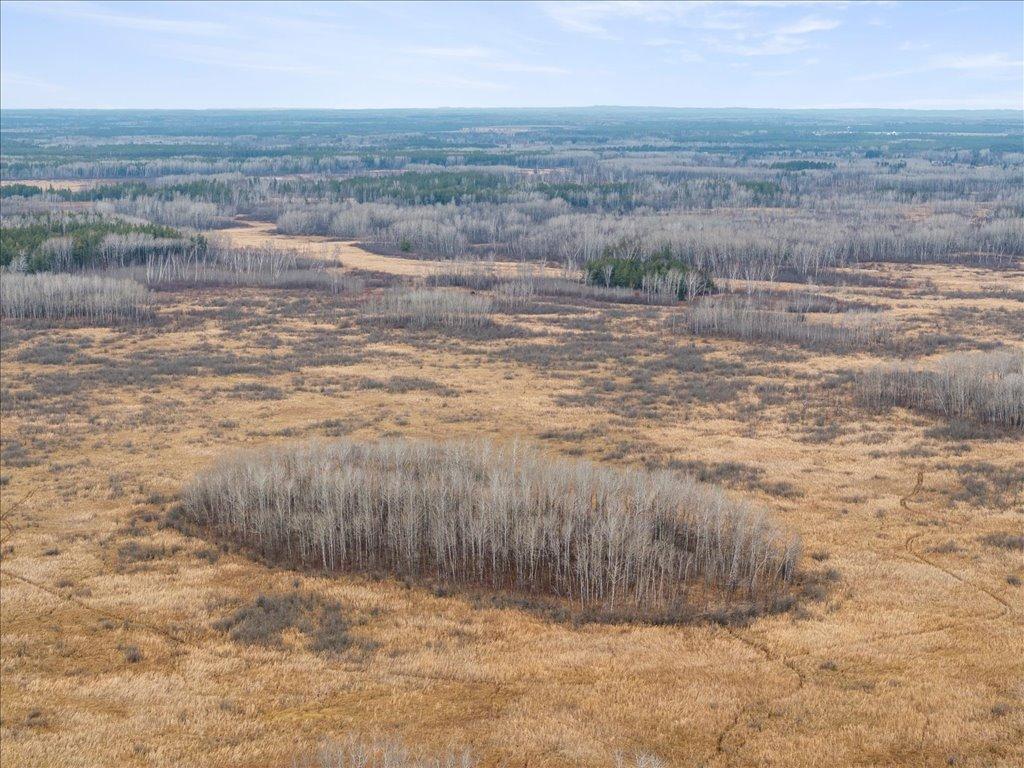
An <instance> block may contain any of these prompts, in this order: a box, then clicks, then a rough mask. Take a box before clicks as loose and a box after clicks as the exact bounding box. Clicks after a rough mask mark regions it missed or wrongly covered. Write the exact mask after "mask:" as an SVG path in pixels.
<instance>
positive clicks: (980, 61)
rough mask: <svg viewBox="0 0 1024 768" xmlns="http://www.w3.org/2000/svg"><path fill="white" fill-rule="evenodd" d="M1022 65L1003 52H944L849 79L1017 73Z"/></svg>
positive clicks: (863, 80)
mask: <svg viewBox="0 0 1024 768" xmlns="http://www.w3.org/2000/svg"><path fill="white" fill-rule="evenodd" d="M1022 67H1024V61H1021V60H1020V59H1014V58H1012V57H1011V56H1009V55H1007V54H1005V53H966V54H944V55H941V56H931V57H930V58H929V59H928V60H927V61H926V62H925V63H924V64H921V65H919V66H916V67H906V68H904V69H892V70H887V71H883V72H871V73H868V74H864V75H855V76H854V77H851V78H850V80H851V81H853V82H870V81H872V80H886V79H889V78H893V77H906V76H909V75H920V74H925V73H928V72H941V71H950V72H969V73H974V74H977V75H986V74H988V75H998V74H1000V73H1009V74H1015V73H1019V72H1020V70H1021V68H1022ZM1014 71H1015V72H1014Z"/></svg>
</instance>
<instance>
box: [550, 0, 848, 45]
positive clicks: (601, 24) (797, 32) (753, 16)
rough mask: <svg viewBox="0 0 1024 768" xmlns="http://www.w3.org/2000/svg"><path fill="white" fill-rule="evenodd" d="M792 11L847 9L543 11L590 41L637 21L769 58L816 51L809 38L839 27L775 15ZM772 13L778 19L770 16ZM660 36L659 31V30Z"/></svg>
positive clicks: (584, 6)
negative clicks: (619, 25)
mask: <svg viewBox="0 0 1024 768" xmlns="http://www.w3.org/2000/svg"><path fill="white" fill-rule="evenodd" d="M788 6H797V7H824V8H828V9H829V10H842V9H844V8H846V5H845V4H828V5H825V4H822V3H818V2H805V3H783V4H765V3H758V2H747V3H723V2H692V3H669V2H574V3H562V2H546V3H541V6H540V7H541V8H542V9H543V11H544V13H546V14H547V16H548V17H549V18H551V19H552V20H553V21H554V22H555V23H556V24H558V25H559V26H560V27H562V28H563V29H565V30H568V31H572V32H578V33H582V34H585V35H588V36H591V37H595V38H600V39H607V40H613V39H616V35H614V34H613V33H612V32H611V31H610V30H611V28H612V27H613V25H614V24H616V23H621V22H626V21H632V22H638V23H646V24H650V25H654V24H657V25H658V26H659V28H660V29H666V30H672V29H677V30H703V31H705V32H711V33H714V34H712V35H709V36H707V37H705V38H704V42H705V44H706V45H707V46H708V47H709V48H711V49H714V50H718V51H720V52H722V53H730V54H734V55H739V56H770V55H783V54H789V53H796V52H798V51H802V50H805V49H807V48H809V47H811V43H810V42H809V41H808V39H807V38H808V36H810V35H813V34H816V33H820V32H828V31H830V30H833V29H836V28H837V27H839V26H840V24H841V22H840V21H839V20H838V19H836V18H827V17H822V16H816V15H812V16H801V17H798V18H795V19H793V20H791V21H787V22H782V23H780V22H779V21H778V20H777V14H775V13H774V12H775V11H778V10H780V8H784V7H788ZM769 10H771V11H772V12H773V14H772V15H771V16H766V12H767V11H769ZM659 31H660V30H659ZM677 43H678V44H681V45H683V46H684V47H692V43H689V44H688V43H685V41H683V40H680V39H679V38H678V37H672V36H668V35H658V36H656V37H651V38H648V39H647V40H646V41H644V43H643V44H644V45H647V46H651V47H666V46H672V45H675V44H677Z"/></svg>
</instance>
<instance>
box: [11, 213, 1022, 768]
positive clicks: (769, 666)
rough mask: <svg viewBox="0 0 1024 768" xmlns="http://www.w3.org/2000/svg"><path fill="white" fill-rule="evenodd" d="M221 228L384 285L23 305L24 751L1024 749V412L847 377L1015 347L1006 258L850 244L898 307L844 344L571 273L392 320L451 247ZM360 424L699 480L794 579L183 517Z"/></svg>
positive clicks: (212, 754)
mask: <svg viewBox="0 0 1024 768" xmlns="http://www.w3.org/2000/svg"><path fill="white" fill-rule="evenodd" d="M219 236H220V237H224V238H229V239H231V240H232V241H233V242H234V243H235V244H236V245H248V246H256V245H265V244H268V243H272V244H274V245H286V246H288V247H295V248H299V249H302V250H305V251H307V252H308V253H309V254H311V255H315V256H317V257H324V256H326V257H329V259H330V260H331V261H332V264H331V266H330V269H331V270H332V271H344V272H346V273H348V272H357V273H359V274H360V275H361V276H362V277H363V278H364V279H365V286H366V287H365V289H364V290H363V291H362V292H360V293H353V292H349V293H345V292H341V293H337V294H335V293H328V292H315V291H314V292H309V291H301V290H261V289H253V288H218V287H209V288H189V289H185V290H176V291H158V292H156V293H155V300H154V302H153V312H154V317H153V318H152V319H150V320H148V321H145V322H140V323H137V324H136V323H127V324H123V325H115V326H111V327H102V328H101V327H90V326H85V325H82V326H81V327H73V326H67V325H65V326H60V327H46V326H43V325H40V324H38V323H33V322H30V321H11V320H5V321H4V323H3V357H2V386H3V436H2V438H3V456H2V458H3V470H2V474H3V480H2V483H3V485H2V506H3V517H2V563H0V590H2V604H3V611H2V628H0V629H2V632H0V642H2V645H0V651H2V653H0V656H2V667H0V671H2V682H3V684H2V702H0V720H2V722H0V744H2V746H0V754H2V758H3V759H2V762H3V764H4V765H5V766H56V765H60V766H89V767H91V766H100V765H103V766H114V765H118V766H122V765H137V766H204V765H222V766H238V767H239V768H240V767H242V766H253V767H255V766H265V765H282V766H283V765H293V764H300V765H301V764H306V761H308V760H312V759H313V756H314V755H315V751H316V749H317V747H318V746H319V745H321V744H322V743H323V742H324V741H325V740H327V739H337V740H340V741H344V740H345V739H348V738H350V737H355V738H362V739H369V740H372V739H375V738H396V739H400V740H401V742H402V743H404V744H405V746H406V747H407V748H409V749H411V750H414V751H416V752H417V753H418V754H424V755H435V756H440V755H443V754H447V753H457V754H461V753H462V752H463V751H467V750H468V752H469V753H471V754H472V756H473V757H474V758H475V759H476V760H477V761H479V764H480V765H484V766H499V765H507V766H531V767H534V766H538V767H539V766H550V767H552V768H554V767H555V766H583V765H586V766H612V765H616V764H624V765H634V764H636V765H641V764H651V765H654V764H663V765H666V766H766V765H779V766H781V765H785V766H819V765H844V766H845V765H858V766H890V765H911V766H915V765H916V766H936V765H957V766H977V767H978V768H981V767H982V766H1014V765H1021V764H1022V763H1024V746H1022V745H1024V665H1022V658H1024V588H1022V587H1021V581H1022V580H1024V559H1022V552H1021V542H1020V536H1021V531H1022V526H1024V488H1022V469H1024V443H1022V439H1021V433H1020V431H1019V430H1016V431H1014V430H1012V429H1005V428H1001V427H998V426H991V427H989V426H985V427H979V426H977V425H970V424H961V423H952V422H950V421H948V420H946V419H944V418H943V417H941V416H939V415H934V414H930V413H924V412H917V411H912V410H907V409H903V408H895V409H892V410H883V411H877V410H872V409H869V408H868V407H866V406H865V405H863V404H862V403H860V402H859V401H858V398H857V391H856V382H857V377H858V374H859V373H860V372H863V371H864V370H866V369H868V368H870V367H871V366H873V365H875V364H877V363H879V362H882V361H894V360H901V359H911V358H914V359H922V360H925V361H927V360H930V359H932V358H938V357H939V356H941V355H944V354H948V353H951V352H956V351H961V350H973V349H986V348H992V347H993V346H995V345H1007V346H1010V347H1016V348H1018V349H1019V348H1020V346H1021V344H1022V340H1024V307H1022V305H1021V302H1020V294H1019V290H1020V289H1021V288H1022V287H1024V284H1022V281H1024V273H1022V272H1021V271H1020V270H1019V269H1000V270H996V269H990V268H973V267H965V266H942V265H926V266H911V265H893V264H887V265H877V266H870V265H868V266H863V267H858V268H856V269H849V270H846V271H847V272H848V273H849V277H850V279H849V281H848V284H847V285H845V286H832V287H821V288H818V289H816V291H817V292H818V293H819V294H820V296H822V297H825V299H828V300H834V301H836V302H838V303H839V304H844V305H845V304H848V305H853V306H860V305H864V306H867V307H870V308H871V311H872V312H874V313H877V315H878V317H879V318H881V319H882V320H883V321H884V323H885V324H886V328H887V333H886V334H885V335H884V336H882V337H881V338H880V339H876V340H872V341H867V342H865V343H863V344H856V345H853V346H852V347H851V348H843V349H841V350H840V351H835V350H834V349H833V348H830V347H827V346H816V345H814V344H798V343H788V342H782V341H780V342H775V341H771V342H768V341H743V340H736V339H730V338H723V337H713V336H706V335H696V334H694V333H693V332H691V331H690V330H689V328H688V326H687V324H686V322H685V320H684V315H685V313H686V312H687V311H688V310H687V307H686V305H685V304H679V305H675V306H669V307H663V306H649V305H627V304H618V303H612V302H600V301H590V300H587V299H574V298H572V297H544V296H536V297H534V299H533V300H532V301H531V302H529V304H528V305H527V306H525V307H520V308H502V306H501V305H500V302H499V303H496V305H495V306H496V307H497V309H496V310H495V312H494V314H493V316H492V317H491V321H490V322H489V323H488V324H487V325H486V326H485V327H482V328H477V327H468V328H445V329H441V328H401V327H391V326H388V325H382V324H380V323H373V322H366V321H365V317H364V314H363V309H362V307H363V304H364V303H365V302H367V301H368V300H369V299H372V297H373V296H375V295H377V294H379V293H381V292H383V291H385V290H387V289H388V288H390V287H394V286H396V285H399V284H401V283H411V282H413V281H419V280H422V279H423V278H424V277H426V276H427V275H429V274H431V273H433V272H434V271H436V270H437V269H438V268H440V267H441V265H440V263H439V262H430V261H425V260H417V259H413V258H397V257H390V256H381V255H375V254H371V253H369V252H366V251H363V250H361V249H360V248H358V247H357V246H356V245H354V244H352V243H349V242H343V241H334V240H327V239H325V238H318V237H303V236H285V235H279V234H275V232H274V231H273V225H269V224H261V223H253V222H239V226H237V227H235V228H231V229H225V230H222V231H221V232H220V233H219ZM507 269H508V270H511V269H512V267H511V266H510V267H508V268H507ZM867 278H870V279H867ZM751 287H753V286H751V285H750V284H747V283H743V282H741V281H738V280H734V281H732V283H731V285H730V286H729V288H730V289H731V290H734V291H738V292H740V293H744V292H745V290H746V289H748V288H751ZM786 287H787V284H783V283H776V284H775V285H774V290H775V291H779V292H781V290H782V289H784V288H786ZM789 287H791V288H792V289H793V290H797V288H798V286H796V285H792V286H789ZM1013 291H1017V292H1018V293H1017V294H1016V295H1014V293H1013ZM782 298H783V299H785V296H783V297H782ZM339 437H347V438H350V439H354V440H366V441H373V440H376V439H379V438H384V437H405V438H432V439H451V438H477V437H484V438H487V439H489V440H491V441H496V442H508V441H513V440H518V441H521V442H523V443H527V444H529V445H530V446H533V447H536V448H537V449H538V450H540V451H543V452H546V453H549V454H550V455H552V456H559V457H577V458H586V459H590V460H592V461H594V462H598V463H601V464H604V465H609V466H621V467H647V468H668V469H676V470H682V471H686V472H690V473H693V474H694V475H696V476H697V477H699V478H701V479H704V480H708V481H712V482H714V483H717V484H718V485H720V486H722V487H724V488H725V489H726V490H727V492H728V493H729V494H730V496H733V497H735V498H737V499H750V500H753V501H754V502H756V503H758V504H760V505H761V506H762V507H764V508H766V509H767V510H768V511H769V512H770V514H771V517H772V519H773V520H774V521H776V522H777V523H778V524H780V525H782V526H784V527H785V528H786V529H787V530H789V531H792V532H795V533H797V534H799V536H800V537H801V538H802V541H803V555H802V557H801V559H800V563H799V577H798V586H799V595H798V597H797V598H796V600H795V602H793V603H792V604H791V605H789V606H788V608H787V610H783V611H781V612H777V613H770V614H765V615H760V616H756V617H753V618H751V619H749V620H746V621H741V620H735V619H732V620H723V621H711V620H696V621H693V622H689V623H681V624H678V623H677V624H652V623H644V622H629V621H600V622H598V621H585V620H583V619H582V618H581V617H580V616H579V615H577V614H575V613H574V612H573V611H572V610H566V611H558V610H552V609H551V606H540V607H538V606H537V605H535V604H532V603H531V602H530V601H529V600H521V599H518V598H516V597H515V596H500V595H491V594H488V593H486V592H484V591H480V590H471V589H466V590H459V589H451V588H448V587H445V586H443V585H439V584H431V583H421V582H416V581H412V580H401V579H398V578H394V577H390V576H387V575H380V574H339V573H322V572H318V571H315V570H299V569H296V568H290V567H286V565H284V564H281V563H275V562H269V561H268V562H264V561H261V560H260V559H259V558H256V557H253V556H252V554H251V553H249V552H247V551H245V550H242V549H239V548H238V547H236V546H233V545H232V544H231V543H230V542H227V541H220V540H217V539H214V538H212V537H211V536H209V535H207V534H205V533H204V532H202V531H198V530H195V529H194V528H190V527H189V526H187V525H182V524H181V523H180V520H179V516H178V514H177V513H176V509H177V507H178V498H179V494H180V492H181V489H182V488H183V487H184V486H185V485H186V484H187V483H188V482H190V481H191V479H192V478H193V477H194V475H195V474H196V473H197V472H199V471H201V470H203V469H204V468H205V467H207V466H208V465H209V464H210V463H211V462H213V461H215V460H216V459H218V458H220V457H221V456H223V455H225V454H226V453H230V452H231V451H233V450H235V449H238V448H246V447H258V446H266V445H274V444H287V443H292V442H295V441H301V440H306V439H309V438H325V439H327V438H339ZM655 758H656V759H657V760H658V761H661V762H660V763H656V762H654V760H655ZM617 761H618V762H617ZM645 761H646V762H645Z"/></svg>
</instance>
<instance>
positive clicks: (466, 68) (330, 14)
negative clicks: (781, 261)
mask: <svg viewBox="0 0 1024 768" xmlns="http://www.w3.org/2000/svg"><path fill="white" fill-rule="evenodd" d="M0 14H2V18H0V43H2V45H0V75H2V86H0V103H2V105H3V107H5V108H19V107H123V108H130V107H173V108H186V107H194V108H209V107H342V108H359V107H438V106H452V107H488V106H495V107H503V106H584V105H593V104H615V105H636V106H680V107H685V106H693V107H726V106H740V107H896V108H901V107H905V108H1016V109H1020V108H1022V107H1024V64H1022V59H1024V50H1022V49H1024V3H1022V2H1019V1H1017V2H986V3H983V2H938V3H924V2H909V3H901V2H878V3H868V2H847V3H843V2H837V3H828V2H780V3H769V2H729V3H719V2H692V3H658V2H652V3H639V2H580V3H561V2H521V3H497V2H488V3H468V2H467V3H384V2H353V3H270V2H262V3H239V2H232V3H218V2H209V3H190V2H175V3H159V2H153V3H129V2H81V3H58V2H3V3H2V4H0Z"/></svg>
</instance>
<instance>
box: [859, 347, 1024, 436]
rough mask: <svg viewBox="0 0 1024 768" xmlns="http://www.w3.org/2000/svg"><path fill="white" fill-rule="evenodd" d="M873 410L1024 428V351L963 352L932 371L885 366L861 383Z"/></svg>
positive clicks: (871, 371)
mask: <svg viewBox="0 0 1024 768" xmlns="http://www.w3.org/2000/svg"><path fill="white" fill-rule="evenodd" d="M858 392H859V395H860V398H861V400H862V401H863V402H864V403H865V404H866V405H868V406H869V407H873V408H886V407H890V406H901V407H905V408H913V409H917V410H921V411H928V412H931V413H936V414H939V415H940V416H944V417H946V418H948V419H962V420H967V421H973V422H978V423H983V424H996V425H1000V426H1004V427H1012V428H1016V429H1021V428H1024V351H1021V350H1012V351H1006V350H996V351H993V352H958V353H954V354H950V355H945V356H944V357H941V358H939V359H938V360H936V361H935V362H934V363H932V364H931V365H930V366H928V367H922V368H918V367H915V366H913V365H908V364H906V363H896V364H887V365H880V366H876V367H874V368H871V369H869V370H868V371H866V372H865V373H863V374H862V375H861V376H860V378H859V381H858Z"/></svg>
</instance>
